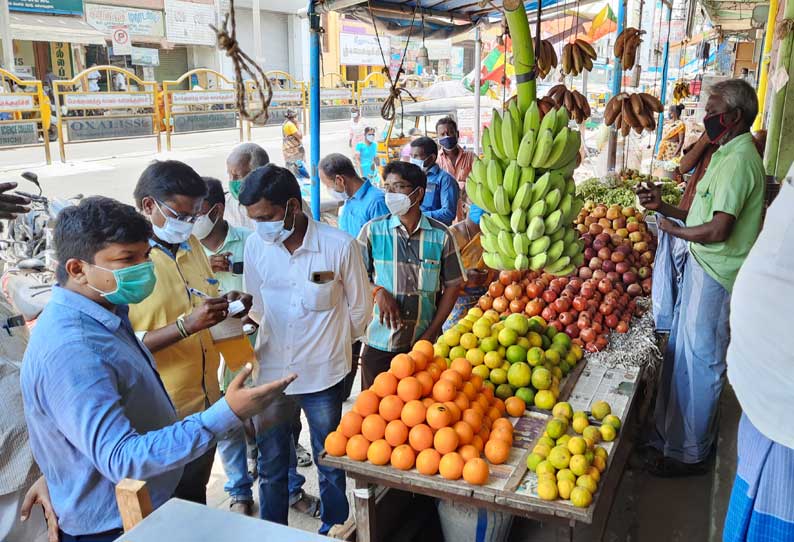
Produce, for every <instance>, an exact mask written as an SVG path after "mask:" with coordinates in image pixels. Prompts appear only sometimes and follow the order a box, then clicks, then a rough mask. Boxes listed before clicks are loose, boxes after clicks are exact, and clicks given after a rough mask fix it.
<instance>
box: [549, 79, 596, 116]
mask: <svg viewBox="0 0 794 542" xmlns="http://www.w3.org/2000/svg"><path fill="white" fill-rule="evenodd" d="M547 96H548V97H549V98H551V99H552V100H554V104H555V106H556V107H564V108H565V109H567V110H568V114H569V115H570V116H571V118H572V119H574V120H575V121H576V123H577V124H582V123H583V122H584V121H585V119H588V118H590V104H589V103H588V102H587V98H586V97H585V96H584V94H582V93H581V92H579V91H578V90H573V91H571V90H568V88H567V87H566V86H565V85H563V84H559V85H555V86H553V87H551V89H550V90H549V92H548V94H547Z"/></svg>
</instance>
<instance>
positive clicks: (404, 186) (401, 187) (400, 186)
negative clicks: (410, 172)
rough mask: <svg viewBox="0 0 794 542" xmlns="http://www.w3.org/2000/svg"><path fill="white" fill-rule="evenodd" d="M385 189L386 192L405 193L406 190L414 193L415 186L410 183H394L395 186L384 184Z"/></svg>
mask: <svg viewBox="0 0 794 542" xmlns="http://www.w3.org/2000/svg"><path fill="white" fill-rule="evenodd" d="M383 189H384V190H386V192H405V191H406V190H410V191H413V189H414V187H413V185H410V184H408V183H393V184H384V185H383Z"/></svg>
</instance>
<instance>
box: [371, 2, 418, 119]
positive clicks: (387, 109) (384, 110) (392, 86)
mask: <svg viewBox="0 0 794 542" xmlns="http://www.w3.org/2000/svg"><path fill="white" fill-rule="evenodd" d="M367 8H368V9H369V16H370V18H371V19H372V27H373V28H374V29H375V38H376V39H377V40H378V49H380V57H381V59H382V60H383V69H382V70H381V72H382V73H383V74H384V75H385V76H386V78H387V79H388V81H389V96H388V97H387V98H386V101H385V102H383V106H382V107H381V108H380V116H381V118H382V119H383V120H385V121H387V122H391V121H393V120H394V118H395V117H396V116H397V102H398V101H399V102H400V117H402V116H403V103H402V97H401V94H407V95H408V97H409V98H411V100H413V101H414V102H415V101H416V98H415V97H414V95H413V94H411V91H409V90H408V89H407V88H405V87H401V86H398V85H399V82H400V76H401V75H402V74H404V73H405V68H404V66H405V59H406V56H407V54H408V44H409V43H410V42H411V35H412V34H413V31H414V21H415V20H416V10H417V9H418V8H419V6H418V4H417V5H416V6H414V12H413V15H411V28H410V29H409V30H408V39H407V40H405V48H404V49H403V54H402V58H401V59H400V66H399V68H398V69H397V73H396V74H394V77H392V75H391V71H389V63H388V62H386V55H385V54H384V52H383V45H381V43H380V33H379V32H378V25H377V24H375V15H374V14H373V13H372V4H370V2H369V0H367Z"/></svg>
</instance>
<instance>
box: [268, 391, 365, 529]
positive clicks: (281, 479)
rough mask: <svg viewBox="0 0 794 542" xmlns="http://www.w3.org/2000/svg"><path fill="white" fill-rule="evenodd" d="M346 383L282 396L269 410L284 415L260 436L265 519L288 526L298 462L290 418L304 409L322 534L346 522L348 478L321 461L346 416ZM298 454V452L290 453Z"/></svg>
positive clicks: (277, 417)
mask: <svg viewBox="0 0 794 542" xmlns="http://www.w3.org/2000/svg"><path fill="white" fill-rule="evenodd" d="M344 384H345V383H344V380H341V381H339V382H338V383H337V384H336V385H334V386H331V387H330V388H328V389H325V390H323V391H318V392H315V393H306V394H300V395H290V396H286V395H285V396H283V397H282V398H281V400H278V401H276V402H275V403H274V404H273V405H271V407H269V409H273V410H274V411H275V412H283V413H284V414H283V415H280V416H279V415H276V416H275V417H276V419H278V420H279V421H278V422H277V423H276V425H272V426H270V427H269V428H268V429H266V430H265V431H263V432H261V433H260V434H258V435H257V445H258V447H259V515H260V517H261V518H262V519H266V520H268V521H273V522H275V523H281V524H282V525H287V516H288V510H289V493H290V489H291V488H290V487H289V486H290V485H291V484H290V483H289V480H288V474H287V473H288V471H289V468H290V467H291V466H293V465H294V464H295V463H294V461H295V456H294V442H293V440H292V434H291V433H292V431H291V420H292V417H291V413H292V412H293V411H294V408H295V405H296V404H297V405H299V406H300V407H301V408H302V409H303V412H305V413H306V419H307V420H308V422H309V432H310V434H311V444H312V455H313V456H314V463H315V464H316V465H317V472H318V474H319V479H320V503H321V507H320V518H321V519H322V526H321V527H320V534H327V533H328V531H329V530H330V529H331V527H332V526H333V525H336V524H338V523H344V522H345V520H346V519H347V516H348V514H349V512H350V509H349V506H348V502H347V496H346V495H345V473H344V471H341V470H339V469H332V468H330V467H326V466H322V465H320V464H319V462H318V458H319V456H320V452H322V450H323V447H324V446H325V437H326V436H327V435H328V433H330V432H331V431H333V430H334V429H336V426H337V425H339V420H340V419H341V417H342V394H343V391H344ZM291 451H293V453H290V452H291Z"/></svg>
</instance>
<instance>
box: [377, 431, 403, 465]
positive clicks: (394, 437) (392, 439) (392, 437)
mask: <svg viewBox="0 0 794 542" xmlns="http://www.w3.org/2000/svg"><path fill="white" fill-rule="evenodd" d="M383 437H384V438H385V439H386V442H388V443H389V446H399V445H400V444H405V441H406V440H408V426H407V425H405V424H404V423H403V422H402V421H401V420H392V421H390V422H389V423H387V424H386V430H385V431H384V432H383ZM389 452H390V453H391V450H390V451H389ZM383 464H384V465H385V463H383Z"/></svg>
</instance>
